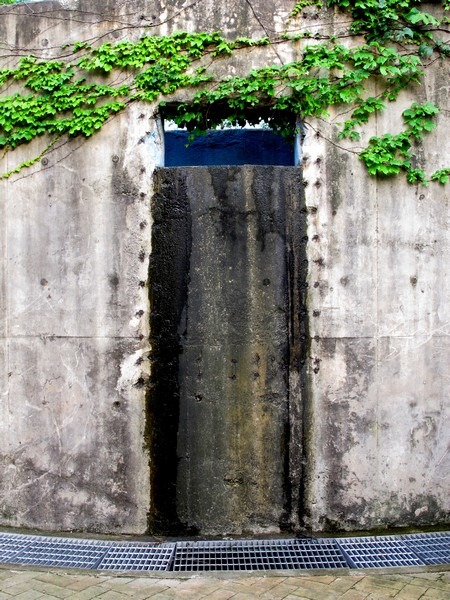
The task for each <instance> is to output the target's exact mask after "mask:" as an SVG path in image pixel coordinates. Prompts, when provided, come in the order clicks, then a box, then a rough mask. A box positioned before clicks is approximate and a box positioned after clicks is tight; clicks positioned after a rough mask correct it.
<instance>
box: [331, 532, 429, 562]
mask: <svg viewBox="0 0 450 600" xmlns="http://www.w3.org/2000/svg"><path fill="white" fill-rule="evenodd" d="M336 541H337V543H338V544H339V546H340V547H341V549H342V551H343V553H344V554H345V556H346V557H347V558H348V561H349V564H350V566H352V567H353V568H357V569H362V568H374V567H375V568H376V567H405V566H420V565H423V564H424V562H423V561H422V560H421V559H420V558H419V557H418V556H416V554H415V553H414V552H413V551H412V550H410V549H409V548H408V546H407V545H406V544H405V542H404V541H402V540H401V539H400V538H398V537H394V536H385V537H363V538H342V539H338V540H336Z"/></svg>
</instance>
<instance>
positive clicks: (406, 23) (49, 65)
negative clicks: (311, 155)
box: [0, 0, 450, 183]
mask: <svg viewBox="0 0 450 600" xmlns="http://www.w3.org/2000/svg"><path fill="white" fill-rule="evenodd" d="M12 3H14V2H13V0H0V4H12ZM421 4H422V3H421V2H420V1H419V0H395V1H394V0H325V1H324V2H323V3H322V2H314V1H313V0H299V1H297V2H295V3H294V6H293V9H292V11H291V15H290V17H289V19H290V21H291V22H294V21H295V19H296V18H298V17H299V15H300V13H301V12H302V11H303V10H304V9H305V8H307V7H312V6H316V8H317V9H321V8H322V7H323V6H326V7H328V8H331V7H335V8H336V10H343V11H346V12H348V13H350V14H351V17H352V21H351V25H350V33H351V34H352V35H354V36H358V38H355V40H356V39H357V40H360V38H361V37H362V39H363V42H362V43H359V44H358V45H356V46H354V47H352V46H351V47H346V46H344V45H342V44H340V43H339V40H338V39H336V38H335V37H330V38H329V39H328V40H325V41H322V42H319V41H318V40H315V41H314V43H312V44H310V45H306V46H304V47H303V48H302V55H301V58H300V59H299V60H297V61H294V62H291V63H288V64H285V65H269V66H266V67H263V68H259V69H252V70H250V71H249V72H248V73H247V74H244V75H239V76H235V77H227V78H224V79H221V80H215V79H214V76H213V74H212V71H210V70H209V69H208V68H207V65H208V64H210V63H211V62H212V61H216V60H224V59H225V60H226V59H227V57H229V56H231V55H233V54H234V53H236V52H238V51H239V50H240V49H242V48H249V47H254V46H266V45H269V44H273V43H275V42H276V41H277V40H272V41H271V40H270V39H269V38H267V37H263V38H261V39H259V40H254V39H248V38H245V37H239V38H237V39H235V40H234V41H230V40H227V39H225V38H224V37H223V36H222V35H221V34H220V33H219V32H210V33H205V32H201V33H187V32H177V33H174V34H172V35H168V36H150V35H144V36H142V37H141V38H140V39H139V40H138V41H136V42H131V41H127V40H125V41H121V42H118V43H111V42H107V43H104V44H101V45H98V46H95V47H94V46H91V45H90V44H88V43H87V42H83V41H80V42H77V43H75V44H74V45H73V46H72V47H71V50H72V56H71V57H70V59H69V60H52V61H42V60H39V59H37V58H36V57H35V56H31V55H30V56H25V57H22V58H20V60H19V61H18V64H17V65H16V67H13V68H5V69H0V92H1V90H2V89H3V90H4V93H3V94H1V95H0V148H3V150H4V151H8V150H12V149H14V148H17V147H18V146H20V145H21V144H26V143H28V142H30V141H32V140H33V139H34V138H36V137H38V136H42V135H44V134H45V135H50V136H52V141H51V142H50V143H51V144H52V143H54V140H55V139H59V138H60V137H61V136H62V135H67V136H69V137H70V136H72V137H73V136H80V135H81V136H85V137H89V136H92V135H93V134H94V133H95V132H96V131H98V130H100V129H101V128H102V127H103V125H104V124H105V123H106V122H107V121H108V120H109V119H110V118H112V117H113V116H114V115H115V114H117V113H119V112H121V111H122V110H124V109H125V108H126V106H127V105H128V104H129V103H131V102H135V101H143V102H151V103H158V104H159V105H160V106H164V112H165V115H166V116H168V117H170V118H172V119H173V120H174V121H175V122H176V123H177V124H178V125H179V126H182V127H185V128H187V129H188V130H189V131H190V132H191V134H192V136H194V135H197V134H199V133H201V132H204V131H206V130H208V129H211V128H214V127H220V126H223V125H224V124H225V123H227V124H233V125H243V124H244V123H246V122H250V123H256V122H259V121H260V119H261V116H263V117H264V119H265V120H266V121H267V123H268V124H269V125H270V126H271V127H272V128H273V129H274V130H275V131H277V132H280V133H281V134H282V135H284V136H287V137H291V138H292V137H293V136H294V135H295V133H296V121H297V118H298V117H301V118H302V119H307V118H308V117H325V118H326V117H327V115H328V111H329V110H330V108H332V107H340V106H344V107H345V106H348V107H349V108H348V110H347V109H346V110H344V111H343V112H347V114H348V115H349V117H348V118H347V119H346V120H345V121H344V122H343V123H341V124H340V125H339V131H338V136H339V138H340V139H345V138H346V139H349V140H350V141H356V140H359V139H360V137H361V129H362V128H363V127H364V126H365V125H366V124H367V123H368V121H369V120H370V119H371V118H372V116H373V115H375V114H377V113H379V112H381V111H383V110H386V109H387V106H388V104H389V103H391V102H394V101H395V100H396V99H397V98H398V96H399V94H400V92H401V91H402V90H404V89H405V88H407V87H408V86H410V85H411V84H414V83H417V82H420V80H421V77H422V75H423V69H424V63H425V61H427V60H428V59H429V58H430V57H431V55H433V54H434V53H436V55H440V56H441V57H443V58H445V57H447V56H450V46H448V45H447V44H446V43H445V42H443V41H442V40H440V39H439V38H438V37H435V35H434V33H435V30H436V29H437V28H438V27H440V25H441V21H440V20H439V19H437V18H436V17H434V16H433V15H431V14H429V13H427V12H425V11H423V10H421ZM442 7H443V8H444V9H445V10H448V9H449V7H450V4H449V2H448V1H445V2H443V3H442ZM442 22H444V21H442ZM310 35H311V34H310V33H308V32H306V33H305V32H303V33H295V34H288V33H285V34H284V35H283V36H281V38H280V40H278V41H282V40H283V41H284V42H286V41H287V42H290V43H296V42H297V41H298V40H299V39H303V40H304V39H305V38H307V37H309V36H310ZM66 49H67V46H66ZM116 75H117V76H116ZM373 80H377V81H378V85H377V89H378V90H379V91H378V94H377V95H376V96H374V95H370V94H369V93H368V89H369V85H368V84H369V82H370V81H373ZM115 82H120V83H115ZM11 85H12V86H13V88H12V89H15V90H16V91H15V92H14V93H11V94H7V93H5V91H6V90H8V89H9V88H10V86H11ZM183 88H185V89H186V88H190V89H192V90H194V91H193V92H192V93H191V94H190V95H191V100H189V101H188V102H183V103H181V104H178V105H171V104H167V105H166V104H165V102H164V97H165V96H170V95H171V94H173V93H175V92H176V91H177V90H180V89H183ZM195 89H197V91H195ZM437 112H438V108H437V107H435V106H434V105H432V104H431V103H424V104H413V105H412V106H411V107H410V108H409V109H408V110H406V111H404V113H403V120H404V124H405V129H404V131H402V132H400V133H397V134H388V133H386V134H385V135H382V136H380V137H373V138H371V140H370V141H369V145H368V147H367V148H366V149H365V150H363V151H362V152H361V153H360V158H361V160H362V161H363V162H364V164H365V165H366V167H367V169H368V172H369V173H370V174H371V175H375V176H383V177H385V176H391V175H398V174H399V173H402V172H404V173H405V174H406V178H407V180H408V181H409V182H410V183H426V182H427V181H428V180H427V177H426V175H425V173H424V172H423V171H422V170H421V169H417V168H416V167H415V166H414V158H413V149H414V145H415V144H417V142H418V141H420V140H421V139H422V137H423V135H425V134H426V133H428V132H429V131H431V130H432V129H433V128H434V127H435V117H436V115H437ZM32 162H33V161H32ZM23 166H28V165H23ZM15 171H17V169H16V170H15ZM7 175H9V174H5V176H7ZM448 178H449V170H448V169H446V168H443V169H440V170H438V171H436V172H435V173H434V174H433V175H432V176H431V178H430V179H431V180H432V181H437V182H439V183H446V182H447V180H448Z"/></svg>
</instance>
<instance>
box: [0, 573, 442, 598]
mask: <svg viewBox="0 0 450 600" xmlns="http://www.w3.org/2000/svg"><path fill="white" fill-rule="evenodd" d="M7 598H8V599H11V598H13V599H14V600H35V599H37V598H42V599H45V598H50V599H51V598H75V599H79V600H89V599H90V598H95V599H102V600H121V599H126V598H128V599H129V598H136V599H139V600H144V599H146V598H152V600H169V599H172V598H189V599H190V598H192V599H193V600H197V599H201V598H205V599H206V600H228V599H229V598H232V599H233V600H249V599H251V598H261V599H266V600H301V599H307V600H334V599H335V598H342V599H345V600H363V599H367V600H382V599H384V598H396V599H397V600H419V599H420V600H449V599H450V571H441V572H430V571H428V572H414V573H411V572H407V571H404V570H398V571H397V572H396V573H382V574H380V573H376V574H374V573H373V572H372V573H365V574H364V573H362V572H358V573H352V574H326V575H308V574H306V573H301V574H300V573H299V572H296V573H295V574H294V573H292V572H291V573H289V574H288V575H286V574H285V573H278V574H274V573H268V574H258V575H255V574H254V573H250V574H249V573H242V574H237V573H228V574H222V575H215V576H209V575H189V576H183V575H181V576H174V575H173V574H172V573H171V574H170V576H168V575H166V574H164V575H155V574H153V573H152V574H148V575H141V576H136V577H134V576H130V575H129V574H126V575H124V576H121V575H120V574H115V575H113V576H110V575H105V574H104V573H98V572H97V573H96V572H90V573H86V572H85V571H84V572H79V571H78V572H75V571H64V570H56V569H51V570H49V569H42V570H38V569H35V568H33V569H26V570H20V569H7V568H0V600H4V599H7Z"/></svg>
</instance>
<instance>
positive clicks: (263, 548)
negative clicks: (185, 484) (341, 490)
mask: <svg viewBox="0 0 450 600" xmlns="http://www.w3.org/2000/svg"><path fill="white" fill-rule="evenodd" d="M0 563H3V564H14V565H35V566H45V567H67V568H78V569H95V570H100V571H103V570H104V571H108V570H114V571H178V572H191V571H260V570H280V569H336V568H338V569H339V568H344V569H345V568H347V569H348V568H350V569H355V568H357V569H364V568H378V567H379V568H385V567H417V566H428V565H444V564H450V531H449V532H441V533H419V534H408V535H399V536H397V535H392V536H380V537H379V536H368V537H354V538H336V539H329V538H298V539H290V540H234V541H198V542H197V541H195V542H173V543H162V544H155V543H146V542H113V541H104V540H84V539H77V538H56V537H45V536H37V535H36V536H32V535H25V534H12V533H0Z"/></svg>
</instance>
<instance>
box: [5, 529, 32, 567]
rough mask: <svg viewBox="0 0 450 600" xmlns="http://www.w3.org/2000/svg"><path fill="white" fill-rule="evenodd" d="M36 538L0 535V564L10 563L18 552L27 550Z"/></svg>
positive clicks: (7, 534) (8, 534)
mask: <svg viewBox="0 0 450 600" xmlns="http://www.w3.org/2000/svg"><path fill="white" fill-rule="evenodd" d="M36 537H37V536H30V535H20V534H10V533H0V563H2V562H10V561H11V559H12V557H14V556H15V555H16V554H17V553H18V552H20V551H22V550H23V549H24V548H27V547H28V546H29V545H30V544H31V543H32V541H33V540H34V539H35V538H36Z"/></svg>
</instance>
